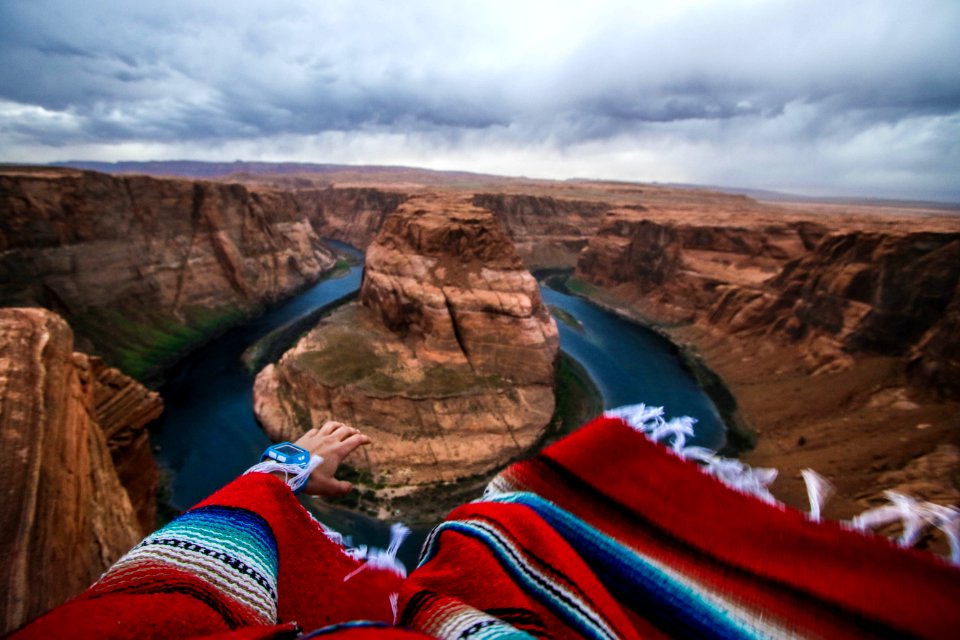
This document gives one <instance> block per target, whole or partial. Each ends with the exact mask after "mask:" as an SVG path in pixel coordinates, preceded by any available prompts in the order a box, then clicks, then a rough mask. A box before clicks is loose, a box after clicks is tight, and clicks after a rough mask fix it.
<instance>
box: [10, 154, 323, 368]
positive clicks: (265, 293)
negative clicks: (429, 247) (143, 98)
mask: <svg viewBox="0 0 960 640" xmlns="http://www.w3.org/2000/svg"><path fill="white" fill-rule="evenodd" d="M0 210H2V211H3V216H2V218H0V305H3V306H32V305H37V306H42V307H46V308H48V309H52V310H54V311H56V312H58V313H60V314H61V315H63V316H64V317H65V318H66V319H67V320H68V321H69V322H70V324H71V326H72V327H73V328H74V330H75V331H76V333H77V339H78V341H79V344H80V346H81V347H82V348H83V349H84V350H90V351H93V352H95V353H98V354H100V355H102V356H104V358H105V359H106V360H107V361H108V362H109V363H111V364H113V365H117V366H120V367H121V368H122V369H123V370H124V371H126V372H127V373H129V374H131V375H134V376H135V377H138V378H142V377H143V376H147V375H150V374H154V373H156V372H157V371H158V370H160V369H161V368H162V367H163V366H164V365H167V364H169V363H170V362H171V361H172V360H174V359H176V357H178V356H180V355H182V353H183V352H184V351H185V350H187V349H188V348H189V347H190V346H193V345H195V344H196V343H198V342H199V341H202V340H204V339H205V338H207V337H209V335H210V334H211V333H213V332H215V331H217V330H219V329H220V328H222V327H224V326H227V325H229V324H232V323H234V322H236V321H238V320H239V319H240V318H243V317H246V316H247V315H249V314H251V313H253V312H255V311H257V310H259V309H261V308H262V307H263V305H264V304H266V303H269V302H271V301H275V300H279V299H281V298H283V297H284V296H287V295H289V294H291V293H293V292H294V291H296V290H297V289H300V288H302V287H304V286H305V285H307V284H309V283H312V282H314V281H315V280H317V279H318V278H319V277H320V276H321V275H322V274H323V273H324V272H325V271H327V270H328V269H330V268H332V266H333V264H334V262H335V260H334V257H333V254H332V253H331V252H330V251H329V249H327V248H326V247H325V246H324V245H323V243H322V242H321V241H320V239H319V237H318V236H317V234H316V232H315V231H314V229H313V227H312V225H311V222H310V220H309V218H308V215H307V213H306V212H305V211H304V209H303V208H302V206H301V204H300V203H299V202H298V201H297V199H296V198H295V197H294V196H293V195H291V194H290V193H285V192H279V191H269V190H262V191H256V190H250V189H247V188H245V187H243V186H241V185H237V184H220V183H212V182H195V181H188V180H161V179H155V178H149V177H145V176H117V177H115V176H107V175H103V174H98V173H92V172H81V171H71V170H66V169H64V170H53V169H22V170H18V169H16V168H10V169H5V170H4V171H2V172H0Z"/></svg>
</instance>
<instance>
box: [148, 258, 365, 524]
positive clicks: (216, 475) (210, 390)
mask: <svg viewBox="0 0 960 640" xmlns="http://www.w3.org/2000/svg"><path fill="white" fill-rule="evenodd" d="M362 272H363V269H361V268H360V267H353V268H351V269H350V271H349V272H348V273H347V274H346V275H345V276H343V277H339V278H331V279H328V280H324V281H322V282H320V283H318V284H316V285H314V286H313V287H311V288H310V289H308V290H307V291H305V292H303V293H301V294H300V295H298V296H296V297H294V298H291V299H290V300H288V301H287V302H285V303H282V304H280V305H279V306H277V307H275V308H273V309H271V310H269V311H267V312H266V313H265V314H263V315H262V316H260V317H259V318H257V319H255V320H252V321H251V322H249V323H247V324H245V325H243V326H241V327H236V328H234V329H230V330H229V331H227V332H226V333H224V334H223V335H222V336H220V337H218V338H216V339H215V340H213V341H211V342H210V343H208V344H206V345H205V346H203V347H200V348H199V349H197V350H196V351H194V352H192V353H191V354H190V355H188V356H187V357H186V358H185V359H184V360H182V361H181V362H180V364H178V365H177V366H176V367H174V369H173V370H172V371H171V372H170V373H169V374H168V376H167V380H168V382H167V383H166V384H164V386H163V387H161V389H160V394H161V395H162V396H163V402H164V412H163V417H162V418H161V419H160V421H159V422H158V423H157V424H155V425H154V426H152V427H151V431H150V439H151V441H152V443H153V444H154V446H155V447H159V451H158V452H157V454H156V457H157V460H158V462H160V464H161V465H162V466H163V467H165V468H166V469H168V470H169V471H170V472H171V487H170V489H171V493H172V495H171V502H172V503H173V506H175V507H177V508H179V509H186V508H188V507H190V506H192V505H194V504H195V503H197V502H199V501H200V500H202V499H204V498H206V497H207V496H209V495H210V494H211V493H213V492H214V491H216V490H217V489H220V488H221V487H223V486H224V485H226V484H227V483H228V482H230V481H231V480H233V479H234V478H236V477H237V476H238V475H239V474H241V473H243V471H245V470H246V469H247V468H248V467H249V466H251V465H252V464H254V463H256V462H257V461H258V460H259V458H260V454H261V453H263V450H264V449H265V448H266V447H268V446H269V445H270V441H269V440H268V439H267V436H266V435H264V433H263V431H262V430H261V429H260V426H259V425H258V424H257V421H256V418H255V417H254V414H253V378H254V376H253V374H252V373H250V372H249V371H248V370H247V369H246V367H245V366H244V365H243V362H242V361H241V360H240V358H241V356H242V355H243V352H244V351H245V350H246V349H247V347H249V346H250V345H251V344H253V343H254V342H255V341H256V340H258V339H259V338H262V337H263V336H265V335H266V334H268V333H270V331H272V330H273V329H276V328H278V327H281V326H283V325H285V324H287V323H288V322H291V321H293V320H296V319H297V318H300V317H302V316H304V315H306V314H308V313H310V312H311V311H313V310H314V309H316V308H318V307H322V306H325V305H328V304H330V303H333V302H335V301H337V300H340V299H342V298H344V297H347V296H349V295H351V294H352V293H354V292H355V291H356V290H357V289H358V288H359V287H360V279H361V277H362Z"/></svg>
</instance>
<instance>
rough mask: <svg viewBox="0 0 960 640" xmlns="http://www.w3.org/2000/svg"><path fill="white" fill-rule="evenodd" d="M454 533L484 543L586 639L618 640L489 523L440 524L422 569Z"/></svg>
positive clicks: (600, 618) (428, 544)
mask: <svg viewBox="0 0 960 640" xmlns="http://www.w3.org/2000/svg"><path fill="white" fill-rule="evenodd" d="M444 531H454V532H456V533H460V534H463V535H466V536H469V537H471V538H474V539H476V540H478V541H480V542H482V543H483V544H485V545H486V546H487V547H488V548H489V549H490V551H491V553H493V555H494V556H495V557H496V558H497V559H498V560H499V562H500V564H501V565H502V566H503V567H504V569H505V570H506V571H507V573H509V574H510V575H511V576H512V577H513V579H514V580H515V582H516V583H517V584H518V585H521V586H522V587H523V588H524V590H526V591H527V592H528V593H530V594H531V595H532V596H534V597H535V598H537V600H539V601H540V602H542V603H543V604H544V606H546V607H547V608H548V609H550V610H551V611H552V612H553V613H554V614H555V615H556V616H557V617H558V618H560V619H561V620H564V621H565V622H566V623H567V624H568V625H570V626H571V627H572V628H574V629H576V630H577V632H578V633H580V634H581V635H582V636H583V637H584V638H596V639H597V640H616V634H615V632H614V631H613V629H612V628H611V627H610V626H609V625H608V624H607V622H606V620H604V617H603V615H602V614H600V613H599V612H597V611H595V610H593V608H592V607H590V606H589V604H588V603H586V602H585V601H583V600H582V599H581V598H579V597H578V596H577V595H576V594H574V593H572V592H571V591H570V590H569V589H567V588H565V587H564V586H563V585H560V584H557V583H556V582H554V581H553V580H551V579H550V577H549V576H548V575H546V574H544V573H542V572H541V571H539V570H538V569H537V567H536V566H534V565H533V564H532V563H531V562H530V561H529V560H528V559H527V558H526V557H525V554H524V553H523V550H522V548H519V547H518V545H516V544H515V543H514V541H513V540H512V538H510V537H509V536H508V535H507V534H506V533H505V532H503V531H501V530H500V529H499V528H496V527H494V526H493V525H492V524H491V523H490V522H488V521H478V520H448V521H446V522H442V523H440V524H439V525H437V526H436V527H435V528H434V530H433V531H432V532H431V534H430V537H429V538H428V539H427V541H426V543H425V545H424V549H423V553H422V555H421V558H420V566H423V565H424V564H426V563H427V562H429V561H430V560H431V559H432V558H433V557H434V556H435V555H436V554H437V552H438V551H439V547H440V534H441V533H443V532H444Z"/></svg>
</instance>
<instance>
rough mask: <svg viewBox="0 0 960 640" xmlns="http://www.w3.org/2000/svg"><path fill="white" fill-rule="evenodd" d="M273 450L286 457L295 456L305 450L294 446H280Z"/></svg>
mask: <svg viewBox="0 0 960 640" xmlns="http://www.w3.org/2000/svg"><path fill="white" fill-rule="evenodd" d="M273 450H274V451H276V452H277V453H282V454H283V455H286V456H295V455H297V454H299V453H302V452H303V449H301V448H300V447H295V446H293V445H292V444H278V445H277V446H275V447H274V448H273Z"/></svg>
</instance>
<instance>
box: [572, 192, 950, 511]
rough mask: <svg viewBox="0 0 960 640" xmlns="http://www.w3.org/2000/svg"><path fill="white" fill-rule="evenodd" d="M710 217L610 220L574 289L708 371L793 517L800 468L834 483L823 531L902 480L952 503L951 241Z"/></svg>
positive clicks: (651, 213)
mask: <svg viewBox="0 0 960 640" xmlns="http://www.w3.org/2000/svg"><path fill="white" fill-rule="evenodd" d="M708 214H710V212H709V211H705V212H704V213H702V214H701V215H700V218H701V219H700V221H697V220H694V219H691V216H690V215H686V214H683V215H680V214H677V213H676V212H672V211H663V210H659V209H657V208H655V207H653V208H650V209H648V210H636V209H634V210H623V209H621V210H617V211H616V212H614V213H612V214H611V215H609V216H608V217H607V218H606V219H605V221H604V224H603V225H602V227H601V229H600V231H599V232H598V233H597V235H596V236H595V237H594V238H592V239H591V241H590V244H589V246H588V247H587V249H585V250H584V252H583V254H582V255H581V258H580V261H579V263H578V267H577V271H576V274H575V275H576V279H575V281H574V285H575V286H580V287H581V290H582V291H584V292H586V293H587V294H588V295H590V296H592V297H594V298H595V299H597V300H599V301H601V302H604V303H606V304H608V305H610V306H613V307H619V308H620V309H621V310H622V311H624V312H626V313H627V314H629V315H633V316H635V317H637V318H639V319H641V320H643V321H645V322H647V323H652V324H654V325H657V326H659V327H660V328H661V329H662V330H664V331H665V332H666V333H668V334H669V335H670V336H671V337H672V338H673V339H674V340H675V341H677V342H680V343H683V344H686V345H689V346H690V347H691V348H693V349H695V351H696V352H697V353H699V355H700V356H701V357H703V358H704V359H705V360H706V362H707V364H708V365H709V366H710V367H711V368H712V369H713V370H714V371H716V372H717V373H718V374H719V375H720V376H721V377H722V378H723V380H725V381H726V383H727V384H728V385H729V387H730V390H731V391H732V392H733V395H734V396H735V397H736V399H737V400H738V401H739V409H740V411H741V415H743V416H745V417H746V420H747V421H748V422H749V423H750V424H752V426H753V427H754V428H755V429H756V431H757V432H758V434H759V440H758V444H757V448H756V450H755V451H753V452H751V453H750V454H748V455H747V456H746V458H747V460H748V461H750V462H752V463H754V464H759V465H766V466H774V467H778V468H780V469H781V476H780V480H778V487H777V488H776V489H775V491H774V493H776V494H777V495H778V496H782V497H784V499H786V500H787V501H788V502H790V503H791V504H794V505H795V506H797V507H801V508H802V507H804V506H805V504H806V495H805V490H804V488H803V484H802V482H801V481H800V475H799V471H800V469H803V468H806V467H811V468H814V469H817V470H818V471H820V472H821V473H823V474H824V475H826V476H828V477H830V478H832V479H834V480H835V481H836V482H837V484H838V487H839V491H838V494H839V495H841V496H843V497H844V499H837V500H836V501H835V505H834V507H833V508H834V509H835V511H834V512H832V514H831V515H832V517H849V516H850V515H853V514H854V513H857V512H858V511H860V510H862V509H863V508H865V507H868V506H872V505H875V504H877V502H878V501H881V500H882V499H883V497H882V492H883V490H885V489H896V488H897V487H899V486H901V485H903V482H902V479H898V478H900V476H902V475H904V474H905V473H907V472H906V471H905V470H907V469H912V468H923V469H924V470H925V472H927V473H928V474H929V475H928V476H927V477H926V479H925V481H924V482H923V483H920V484H917V483H913V484H912V486H913V488H916V487H919V486H921V485H922V487H921V489H922V491H920V492H919V495H921V497H924V498H926V499H931V500H935V501H939V502H945V503H951V502H953V503H956V502H957V501H958V499H960V486H958V483H957V466H956V456H955V452H956V445H957V444H960V421H958V418H957V415H958V414H957V410H958V409H960V407H958V405H956V403H952V402H950V401H949V398H956V397H957V393H958V390H960V386H958V382H957V381H958V378H957V377H956V375H954V374H955V372H957V371H958V370H960V369H958V367H960V358H958V356H960V332H958V331H957V327H958V326H960V319H958V313H957V312H958V309H960V306H958V305H960V301H958V282H960V232H956V231H954V232H951V231H949V230H947V229H946V228H944V230H942V231H937V232H929V231H924V230H923V226H924V225H923V224H922V223H921V222H919V221H918V222H917V223H912V222H910V221H909V219H906V220H905V219H903V218H891V217H890V216H886V215H883V214H879V215H876V216H874V217H873V218H870V217H866V216H862V215H860V216H858V217H857V218H856V220H855V222H856V224H844V223H845V222H849V221H846V220H843V219H842V218H825V217H820V218H817V217H815V216H809V217H808V218H807V219H801V218H800V217H798V216H797V215H794V214H787V213H786V212H777V211H776V210H774V211H773V212H772V214H771V213H768V214H767V215H766V216H765V217H764V216H755V215H753V214H751V215H739V216H738V215H733V214H731V215H728V216H724V215H711V217H712V218H714V220H713V221H712V222H711V223H705V222H703V218H704V217H706V216H707V215H708ZM777 216H779V217H780V218H781V219H782V221H780V222H778V221H777V220H776V219H775V218H776V217H777ZM827 223H829V224H830V226H829V227H828V226H827ZM940 226H944V225H940ZM946 226H949V225H946ZM942 447H947V449H943V450H942ZM951 447H952V448H951ZM945 451H950V452H953V453H952V454H949V455H948V453H945ZM936 452H940V453H936ZM951 460H952V461H953V462H952V463H951V462H950V461H951ZM907 475H910V474H907ZM914 475H916V474H914ZM911 477H913V476H911Z"/></svg>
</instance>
